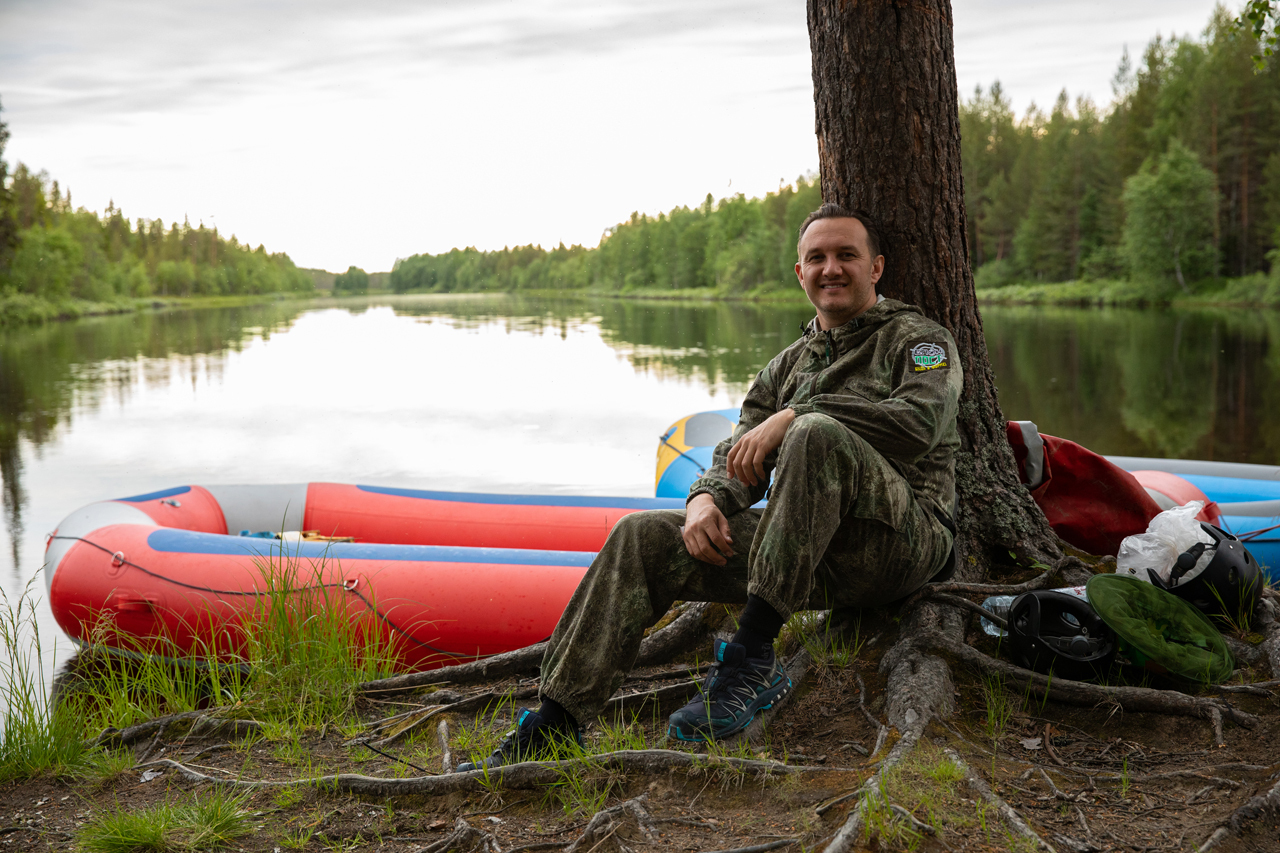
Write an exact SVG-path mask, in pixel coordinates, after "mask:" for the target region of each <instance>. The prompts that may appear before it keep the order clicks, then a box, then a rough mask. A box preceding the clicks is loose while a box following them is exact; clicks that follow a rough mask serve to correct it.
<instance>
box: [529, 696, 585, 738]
mask: <svg viewBox="0 0 1280 853" xmlns="http://www.w3.org/2000/svg"><path fill="white" fill-rule="evenodd" d="M538 716H539V717H542V721H543V722H544V723H546V724H547V725H548V726H551V727H552V728H556V729H568V730H569V731H576V730H577V728H578V721H577V720H575V719H574V718H573V714H570V713H569V712H568V711H566V710H565V707H564V706H563V705H561V704H560V703H559V702H557V701H556V700H554V699H550V698H548V697H546V696H543V697H542V707H541V708H539V709H538Z"/></svg>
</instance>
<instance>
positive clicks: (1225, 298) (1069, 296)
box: [369, 273, 1280, 309]
mask: <svg viewBox="0 0 1280 853" xmlns="http://www.w3.org/2000/svg"><path fill="white" fill-rule="evenodd" d="M479 293H487V294H492V295H495V296H496V295H502V294H504V293H506V294H509V295H514V296H527V297H538V298H544V299H619V300H632V301H640V302H677V303H693V304H712V303H717V302H727V303H741V304H753V305H767V304H774V305H788V306H807V305H808V302H807V300H806V298H805V295H804V291H802V290H801V289H800V288H799V287H795V288H786V289H774V288H758V289H755V290H748V291H739V290H730V289H727V288H708V287H695V288H684V289H675V290H673V289H668V288H633V289H628V290H600V289H589V288H557V289H537V290H512V291H480V292H479ZM377 295H384V296H392V295H394V296H425V295H439V296H462V295H476V294H474V293H472V294H463V293H449V294H443V293H441V294H436V293H432V292H430V291H408V292H406V293H403V294H369V296H377ZM977 299H978V303H979V304H980V305H1052V306H1061V307H1075V308H1089V307H1116V308H1214V307H1221V308H1238V307H1245V308H1268V309H1275V308H1280V275H1276V274H1272V275H1263V274H1261V273H1259V274H1257V275H1252V276H1244V277H1242V278H1223V279H1218V280H1217V281H1208V282H1198V283H1196V284H1194V285H1193V286H1192V288H1191V292H1190V293H1183V292H1182V291H1180V290H1179V289H1178V288H1177V286H1176V285H1174V286H1170V285H1167V284H1153V283H1150V282H1139V281H1124V280H1115V281H1065V282H1051V283H1045V284H1011V285H1006V286H1004V287H998V288H981V289H979V290H978V291H977Z"/></svg>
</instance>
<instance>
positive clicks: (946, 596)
mask: <svg viewBox="0 0 1280 853" xmlns="http://www.w3.org/2000/svg"><path fill="white" fill-rule="evenodd" d="M929 598H930V599H931V600H933V601H936V602H938V603H939V604H950V605H952V606H953V607H959V608H961V609H963V610H968V611H969V612H970V613H976V614H978V615H979V616H981V617H982V618H983V619H986V620H987V621H988V622H990V623H991V624H993V625H995V626H996V627H997V628H1000V629H1001V630H1004V629H1007V628H1008V627H1009V623H1008V621H1007V620H1006V619H1005V618H1004V617H1003V616H997V615H996V614H994V613H992V612H991V611H990V610H988V609H987V608H985V607H983V606H982V605H981V604H974V603H973V602H972V601H970V600H969V599H967V598H961V597H960V596H958V595H951V594H950V593H946V592H935V593H933V594H932V595H930V596H929Z"/></svg>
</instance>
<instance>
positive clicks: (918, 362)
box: [911, 342, 947, 373]
mask: <svg viewBox="0 0 1280 853" xmlns="http://www.w3.org/2000/svg"><path fill="white" fill-rule="evenodd" d="M946 366H947V351H946V349H945V348H944V347H943V346H942V345H940V344H933V343H928V342H926V343H919V344H916V345H915V346H913V347H912V348H911V368H912V370H914V371H915V372H916V373H923V372H925V371H926V370H937V369H938V368H939V367H946Z"/></svg>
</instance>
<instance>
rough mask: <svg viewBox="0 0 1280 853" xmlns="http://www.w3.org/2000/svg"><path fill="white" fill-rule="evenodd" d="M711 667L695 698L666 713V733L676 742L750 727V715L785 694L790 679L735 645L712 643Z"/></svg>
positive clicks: (772, 659) (772, 662) (774, 664)
mask: <svg viewBox="0 0 1280 853" xmlns="http://www.w3.org/2000/svg"><path fill="white" fill-rule="evenodd" d="M715 650H716V663H715V665H714V666H713V667H712V668H711V671H710V672H709V673H707V678H706V680H705V681H704V682H702V689H701V690H700V691H699V692H698V697H697V698H696V699H694V700H693V701H692V702H690V703H689V704H688V705H685V706H684V707H683V708H681V709H680V710H679V711H676V712H675V713H674V714H672V715H671V719H670V720H669V721H668V728H667V734H668V735H669V736H670V737H673V738H676V739H677V740H685V741H703V740H719V739H721V738H726V737H729V736H730V735H735V734H737V733H738V732H740V731H742V730H743V729H745V728H746V727H747V726H748V725H750V723H751V721H752V720H754V719H755V716H756V714H758V713H760V712H761V711H763V710H764V709H765V708H771V707H773V703H774V702H776V701H778V700H779V699H781V698H782V697H783V696H786V695H787V694H788V693H790V692H791V678H790V677H788V675H787V673H786V672H785V671H784V670H783V669H782V667H781V666H780V665H779V664H778V656H777V655H776V654H775V653H774V651H773V648H772V647H770V648H769V656H768V657H763V658H749V657H747V649H746V647H745V646H743V645H742V644H740V643H726V642H725V641H724V640H716V645H715Z"/></svg>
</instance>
